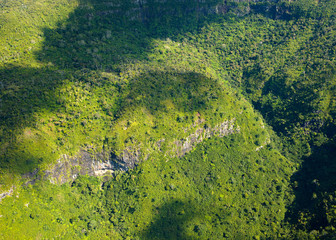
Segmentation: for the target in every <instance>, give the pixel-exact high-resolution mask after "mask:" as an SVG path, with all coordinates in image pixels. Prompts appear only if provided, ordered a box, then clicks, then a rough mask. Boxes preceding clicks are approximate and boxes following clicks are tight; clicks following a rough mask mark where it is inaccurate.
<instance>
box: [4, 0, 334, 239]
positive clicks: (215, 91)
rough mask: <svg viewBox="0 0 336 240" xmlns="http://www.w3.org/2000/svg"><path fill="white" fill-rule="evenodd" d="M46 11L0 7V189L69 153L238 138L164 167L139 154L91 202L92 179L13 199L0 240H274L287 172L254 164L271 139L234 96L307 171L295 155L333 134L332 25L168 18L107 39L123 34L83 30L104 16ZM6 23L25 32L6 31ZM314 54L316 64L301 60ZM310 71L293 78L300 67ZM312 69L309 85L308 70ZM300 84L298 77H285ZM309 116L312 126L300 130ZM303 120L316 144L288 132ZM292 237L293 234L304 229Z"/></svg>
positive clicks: (7, 203) (268, 150) (271, 150)
mask: <svg viewBox="0 0 336 240" xmlns="http://www.w3.org/2000/svg"><path fill="white" fill-rule="evenodd" d="M92 3H93V2H92ZM25 4H26V5H25ZM51 4H54V3H51V2H48V1H41V2H38V1H34V2H27V1H26V2H24V3H23V5H22V4H12V5H10V3H5V6H2V8H3V9H4V11H3V13H2V16H1V19H12V20H11V21H6V22H5V21H2V22H1V23H2V27H1V31H2V32H3V34H1V36H6V37H7V38H8V39H7V40H6V41H2V45H1V49H3V50H1V54H2V55H1V57H2V59H3V61H2V66H1V70H0V74H1V75H0V76H1V81H2V86H3V90H4V91H2V92H1V94H2V96H1V99H2V100H3V101H2V103H3V105H2V106H3V109H4V111H2V113H1V114H2V115H1V116H2V118H1V131H2V138H1V166H2V168H1V171H2V174H1V186H0V187H1V188H2V189H6V188H9V187H10V185H11V183H13V182H15V181H18V179H19V178H20V174H22V173H24V172H26V171H29V170H32V169H34V168H36V167H40V168H47V167H48V164H49V163H51V162H53V161H55V160H56V159H57V158H58V157H59V155H60V154H63V153H72V154H75V153H76V151H77V150H78V149H79V148H80V147H84V148H86V149H94V150H95V151H100V149H103V148H105V149H106V148H109V149H113V150H115V151H116V152H117V153H119V152H121V151H122V150H123V149H124V148H125V146H138V145H139V143H141V144H142V146H141V147H142V148H143V149H149V150H148V151H151V149H152V148H155V146H154V145H155V143H156V142H157V141H158V140H160V139H162V138H165V139H167V140H166V141H165V144H166V145H165V146H164V149H166V150H169V148H170V146H169V144H171V143H172V141H174V139H175V138H183V137H186V136H188V135H189V134H190V133H192V132H193V131H194V130H195V129H196V126H194V127H192V125H193V123H195V122H196V121H197V120H198V118H200V119H201V118H204V120H206V122H205V123H202V124H200V125H199V126H197V127H203V126H204V124H208V125H210V126H214V125H216V124H218V123H219V122H222V121H224V120H228V119H232V118H236V119H237V123H238V125H239V126H240V128H241V134H236V135H234V136H232V137H231V136H229V137H225V138H223V139H212V140H209V141H207V142H205V143H204V144H202V145H201V146H199V147H198V148H197V149H196V150H195V151H194V152H193V153H190V154H188V155H186V156H185V158H183V159H180V160H179V159H175V158H173V159H170V160H169V161H168V162H166V160H168V159H167V158H166V157H163V156H162V155H160V153H157V154H154V155H152V156H151V158H150V159H149V160H148V161H147V162H145V163H144V164H142V165H141V166H139V167H138V168H137V169H136V170H134V171H132V172H130V173H128V174H124V175H122V176H119V177H117V178H116V180H113V181H111V182H110V183H108V184H106V185H105V187H104V189H103V190H101V189H100V187H99V186H100V185H99V184H100V183H99V181H98V180H94V179H86V178H81V179H80V180H78V181H76V183H75V184H73V186H72V187H70V186H67V185H64V186H62V187H59V186H49V185H48V184H46V183H41V184H39V185H37V186H36V187H33V189H31V188H28V189H26V190H24V189H18V190H17V194H18V196H19V197H18V198H17V199H16V202H15V205H13V203H12V201H13V199H12V198H8V199H5V200H3V203H2V205H1V208H2V212H1V214H0V215H3V217H1V219H0V221H1V224H0V226H1V227H2V228H4V230H5V231H2V234H4V235H3V236H2V237H4V238H5V236H6V237H7V238H8V237H12V238H15V237H14V235H15V234H18V233H20V234H21V235H25V236H26V237H27V238H34V237H35V236H37V235H38V233H39V234H41V237H48V236H49V237H52V236H54V235H53V234H54V232H58V233H59V234H60V236H63V237H65V236H68V237H69V236H77V237H78V238H79V239H80V238H83V237H84V236H85V235H89V236H90V234H92V235H91V236H98V235H97V234H101V236H106V233H109V234H110V236H114V237H115V238H118V236H119V237H122V238H126V237H127V236H129V237H130V236H137V237H140V238H155V234H158V235H157V236H156V238H159V239H162V238H168V239H174V238H176V237H179V238H181V237H182V238H191V239H194V238H200V239H203V238H205V237H206V236H209V235H211V236H216V238H221V237H222V236H225V237H228V238H233V237H238V236H241V237H244V236H245V238H246V237H247V236H248V237H251V238H252V237H254V238H255V239H258V237H261V238H265V237H266V236H270V237H273V238H275V237H276V236H277V237H280V236H287V237H289V236H288V235H286V234H287V233H286V231H287V230H285V228H281V221H283V219H284V218H285V215H284V214H285V212H286V208H285V207H286V204H288V201H289V199H291V198H292V197H290V196H286V195H287V194H288V190H287V185H288V183H289V180H290V179H289V176H290V174H291V172H292V171H293V170H294V168H292V166H293V165H296V164H293V163H289V162H288V160H286V158H284V157H283V156H282V155H281V154H280V153H279V150H277V147H278V146H279V145H278V143H277V144H274V143H271V144H268V145H267V146H266V147H264V148H263V149H262V150H261V151H258V152H256V148H257V147H259V146H260V145H264V143H265V142H268V140H267V139H272V141H274V140H275V139H274V137H272V138H271V137H270V136H272V135H273V133H272V131H271V130H270V129H268V128H267V127H266V129H263V128H262V126H263V125H264V124H263V123H262V120H261V118H260V116H259V115H258V114H256V113H254V111H253V109H252V107H251V105H250V104H249V103H248V102H247V101H246V100H244V98H243V97H242V96H241V94H240V93H237V92H236V91H240V90H239V89H240V88H242V89H245V90H246V92H247V94H246V95H247V96H248V97H249V98H250V99H251V100H252V101H253V102H254V103H255V106H256V107H258V109H259V110H260V111H261V113H262V114H263V116H264V117H265V118H266V119H267V121H269V122H270V124H271V125H272V126H273V127H274V128H275V130H276V131H277V133H278V134H280V135H281V136H282V137H287V138H289V140H288V141H287V143H288V142H289V143H291V147H292V150H290V151H287V152H289V153H291V154H289V156H292V158H293V156H294V158H300V157H301V156H302V155H306V156H309V155H310V150H309V149H310V145H307V144H309V143H310V144H311V145H312V146H314V144H315V145H318V144H320V145H323V144H327V143H328V141H329V142H331V141H332V134H331V136H327V138H326V135H325V134H323V133H325V132H330V131H328V130H329V129H331V130H332V129H333V126H334V125H333V121H334V120H333V116H334V114H335V112H334V109H335V105H334V104H335V96H334V93H335V91H334V87H333V86H334V78H333V76H334V75H333V72H332V71H333V67H332V66H333V65H332V64H333V63H334V60H335V59H334V56H335V55H334V54H333V52H329V51H333V48H332V44H333V43H334V41H335V40H334V35H333V34H334V29H333V26H334V25H332V24H331V22H332V19H333V18H332V17H330V16H329V17H330V18H329V19H328V18H325V20H323V21H321V20H315V19H314V18H309V17H307V18H302V19H299V20H296V19H293V20H290V21H288V20H276V21H275V20H272V19H270V18H268V17H266V16H262V15H252V16H248V17H245V18H235V17H234V16H231V15H228V16H227V17H226V18H222V17H219V18H210V19H207V21H200V22H198V24H197V26H196V28H195V26H193V25H192V24H191V25H186V26H185V27H183V28H182V27H180V25H181V22H183V19H181V18H177V19H169V17H166V18H163V19H164V20H162V21H161V22H160V20H159V21H158V22H157V23H156V24H152V25H149V26H144V25H142V24H133V23H132V24H130V25H128V23H127V22H126V23H125V22H124V23H122V24H121V25H120V24H115V23H116V22H118V21H123V20H120V19H115V18H109V17H103V20H102V17H101V16H100V15H98V16H97V17H88V16H90V15H88V13H90V12H94V11H95V12H100V11H101V10H102V9H104V8H105V7H106V6H101V5H99V4H92V5H91V3H90V2H82V3H81V4H82V5H81V6H82V7H79V8H77V9H75V7H76V6H77V5H78V3H76V2H75V1H71V2H66V1H64V2H59V1H58V3H57V6H53V7H51ZM50 9H52V11H50ZM73 10H74V11H73ZM34 11H35V12H36V11H38V13H39V14H38V15H36V14H31V13H32V12H34ZM72 11H73V12H72ZM323 11H324V10H323ZM71 12H72V13H71ZM294 12H295V11H294ZM308 12H309V11H308ZM317 12H318V11H317ZM28 13H30V14H28ZM69 13H70V15H69ZM301 14H302V13H301ZM66 16H68V19H67V20H64V21H63V20H62V19H65V18H66ZM35 17H36V19H35ZM60 17H61V20H60ZM37 18H41V19H45V21H44V24H41V23H42V22H43V21H40V19H37ZM169 21H170V22H169ZM174 21H176V22H174ZM18 22H20V25H18V24H16V23H18ZM32 23H35V24H32ZM10 24H14V25H15V26H22V29H25V28H24V26H26V25H29V26H30V30H29V32H27V31H26V32H24V31H23V30H22V29H21V30H20V29H17V30H16V31H10V30H9V29H13V27H11V26H10ZM123 24H124V25H123ZM179 24H180V25H179ZM328 29H329V30H328ZM327 30H328V31H327ZM321 34H322V36H320V35H321ZM321 43H323V44H321ZM314 46H315V48H314ZM319 46H325V48H322V47H319ZM312 49H313V50H314V49H315V50H314V52H311V51H312ZM318 52H321V54H322V55H323V56H324V60H319V58H318V57H316V56H319V55H318V54H317V53H318ZM300 54H301V55H302V58H301V57H300V58H298V55H299V56H300ZM312 58H313V60H314V61H311V62H313V63H311V64H312V67H310V68H311V69H312V70H310V71H309V69H310V68H309V65H308V66H306V65H305V64H306V61H305V60H304V59H312ZM298 59H303V60H302V61H300V60H298ZM293 63H296V67H293ZM297 63H299V64H297ZM318 64H320V66H322V67H321V68H322V71H321V72H319V71H316V70H314V69H315V68H314V66H315V67H316V66H319V65H318ZM327 64H329V65H330V66H331V67H330V68H325V67H324V66H325V65H327ZM297 65H298V66H297ZM303 70H305V71H306V72H307V75H308V78H305V79H303V78H302V77H301V75H300V74H301V73H302V71H303ZM318 76H325V77H323V79H325V81H328V82H329V84H328V85H327V87H324V88H323V89H322V90H321V91H320V94H319V95H313V94H312V93H311V92H309V91H314V87H316V86H321V84H320V83H319V81H318ZM330 76H331V77H330ZM307 85H308V86H311V87H309V88H307V87H303V86H307ZM323 86H325V85H323ZM280 89H285V91H280ZM307 90H309V91H307ZM283 94H287V95H288V96H295V94H297V97H296V99H294V100H292V99H291V98H290V97H288V96H287V95H283ZM306 96H307V97H308V98H307V97H306ZM310 96H313V98H311V97H310ZM299 101H301V102H302V101H305V102H306V103H307V106H305V108H304V110H307V111H306V112H305V111H302V110H301V109H299V107H298V106H297V105H296V104H297V102H299ZM311 106H313V108H312V109H313V110H312V111H314V109H315V111H317V110H319V109H321V110H322V111H323V114H315V115H314V113H312V111H310V110H309V108H308V107H311ZM288 109H289V110H288ZM300 114H301V115H300ZM293 116H295V117H293ZM317 118H322V120H323V121H324V122H326V124H325V125H324V128H325V129H326V130H325V129H324V128H323V131H320V128H318V129H317V128H314V127H313V126H309V128H303V127H302V126H304V123H305V122H307V121H308V120H309V121H311V120H314V121H316V119H317ZM298 119H299V120H298ZM301 119H302V120H301ZM298 126H299V127H298ZM300 126H301V127H300ZM186 128H187V129H188V130H187V131H186V132H184V131H181V129H186ZM284 129H286V131H287V132H286V131H284ZM300 131H308V134H300ZM328 137H329V138H330V139H331V140H328ZM290 141H292V142H290ZM295 141H296V142H295ZM311 142H312V143H313V144H312V143H311ZM327 154H328V153H327ZM313 166H314V165H313ZM311 167H312V166H308V169H309V168H311ZM276 169H279V170H278V171H277V170H276ZM280 169H281V170H280ZM321 171H322V170H321ZM13 178H14V180H13ZM301 178H302V177H301ZM203 185H204V187H203ZM327 186H329V188H327V189H326V190H327V191H330V190H329V189H332V187H330V184H329V185H327ZM301 191H302V190H301ZM323 191H325V190H323ZM323 191H321V193H318V194H321V195H323V194H324V192H323ZM32 192H34V193H35V195H32V194H31V193H32ZM286 192H287V193H286ZM311 194H313V193H311ZM14 195H16V194H14ZM326 196H328V194H327V195H326ZM51 198H52V199H51ZM37 200H38V201H37ZM28 202H29V206H28V207H26V206H25V205H24V204H26V203H28ZM105 202H106V203H107V204H105ZM330 203H331V204H332V201H331V202H330ZM84 206H85V207H84ZM317 206H318V205H317ZM330 206H331V207H330V208H331V209H332V205H330ZM313 207H314V206H313ZM8 209H10V211H8ZM52 209H54V210H52ZM145 209H147V211H145ZM295 211H296V210H294V212H295ZM299 211H300V208H299ZM37 212H38V213H39V214H36V215H38V216H36V215H34V213H37ZM18 214H19V215H18ZM32 214H33V215H32ZM298 214H299V213H297V214H296V215H298ZM329 215H330V214H329ZM329 215H328V216H329ZM308 216H309V212H308ZM330 217H331V219H333V217H332V215H330ZM14 219H20V220H17V221H14ZM299 220H300V219H299ZM302 220H303V219H301V220H300V221H302ZM307 221H308V222H309V221H310V220H309V218H308V220H307ZM329 222H330V223H328V224H330V225H332V224H334V222H333V220H330V221H329ZM26 224H29V226H30V227H29V228H26V227H24V226H25V225H26ZM295 224H297V223H295ZM300 224H301V223H300ZM165 226H166V227H165ZM234 226H239V227H240V228H239V230H237V227H234ZM252 226H253V228H252ZM299 226H300V227H301V228H303V229H305V228H306V227H307V229H309V224H308V223H303V225H302V224H301V225H299ZM158 229H160V230H161V231H158ZM310 229H311V228H310ZM331 230H332V229H331ZM67 234H68V235H67ZM214 234H217V235H214ZM218 234H219V235H218ZM314 234H315V233H313V234H312V235H314Z"/></svg>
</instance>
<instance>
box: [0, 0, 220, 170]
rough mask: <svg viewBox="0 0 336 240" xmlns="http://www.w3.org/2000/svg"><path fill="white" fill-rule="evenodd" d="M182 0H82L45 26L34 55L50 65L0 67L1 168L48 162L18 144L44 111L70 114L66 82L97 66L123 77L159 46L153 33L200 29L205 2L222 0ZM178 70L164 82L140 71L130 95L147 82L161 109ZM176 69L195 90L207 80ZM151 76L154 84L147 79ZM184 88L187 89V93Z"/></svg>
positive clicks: (153, 106)
mask: <svg viewBox="0 0 336 240" xmlns="http://www.w3.org/2000/svg"><path fill="white" fill-rule="evenodd" d="M131 2H133V3H131ZM177 2H178V1H170V2H169V3H168V4H165V3H157V2H156V1H152V2H151V4H149V5H148V6H143V5H142V2H141V1H139V2H137V4H135V3H134V1H131V0H127V1H120V2H118V1H104V2H101V1H98V0H81V1H80V4H79V6H78V8H77V9H76V10H75V11H74V12H73V13H72V14H70V15H69V18H68V19H67V20H66V21H64V22H60V23H59V24H58V27H57V28H56V29H49V28H45V29H43V32H44V36H45V41H44V42H43V47H42V50H41V51H38V52H35V53H34V54H35V57H36V58H37V59H38V60H39V61H41V62H42V63H44V64H45V65H46V66H45V67H42V68H34V67H31V68H30V67H26V66H21V65H14V64H12V65H6V66H5V67H4V68H2V69H0V79H1V81H0V89H1V95H0V99H1V101H0V104H1V105H0V106H1V112H0V129H1V135H2V136H1V138H0V141H1V142H0V143H1V148H0V153H1V157H0V165H1V168H2V169H5V168H8V169H12V171H17V172H18V173H20V174H22V173H24V172H26V171H27V166H25V164H26V162H27V161H28V162H29V166H30V167H29V168H28V170H32V169H34V168H36V167H38V166H39V163H40V162H41V161H43V160H41V159H31V158H32V157H31V156H24V155H25V153H24V150H23V149H18V145H17V144H16V142H17V141H18V136H20V134H22V132H23V131H24V129H27V128H35V127H36V126H37V125H38V124H39V121H40V119H39V115H41V114H43V113H48V112H49V113H50V112H52V113H60V114H62V113H66V110H65V107H64V104H63V103H64V99H63V98H62V96H60V94H59V91H57V89H60V88H61V87H62V86H63V84H64V82H65V81H70V82H71V81H76V82H77V81H79V82H83V83H84V84H89V85H90V84H91V83H90V81H89V80H88V79H86V78H88V76H87V75H89V74H90V72H92V71H95V72H98V74H97V75H99V72H100V71H105V72H112V73H113V74H115V75H118V74H119V73H120V72H121V71H122V70H123V69H124V67H127V65H126V64H128V63H130V62H134V61H141V60H145V59H147V57H148V53H149V52H150V50H151V49H152V48H153V47H154V46H153V45H152V41H153V40H154V39H158V38H163V39H165V38H167V37H171V38H174V36H176V35H178V34H182V33H184V32H189V31H194V30H196V29H197V28H199V27H201V26H202V25H203V24H204V21H205V19H206V17H205V16H206V15H207V14H209V12H208V11H207V8H208V7H210V6H211V5H214V4H216V2H211V3H209V4H208V3H198V1H186V2H183V3H177ZM78 71H82V72H87V73H88V74H87V75H86V74H79V75H80V77H78V74H77V72H78ZM153 74H158V73H153ZM174 74H175V73H171V74H167V76H163V75H162V76H159V77H158V78H161V79H164V78H165V79H164V80H165V81H161V82H155V81H156V80H154V78H152V77H150V76H145V75H142V76H140V77H139V78H138V79H134V82H136V83H133V85H131V88H132V92H133V95H134V96H132V94H131V95H128V96H126V98H133V97H135V98H136V97H137V96H136V95H138V96H140V95H142V94H143V93H141V92H140V89H137V88H138V87H139V88H144V89H143V90H144V91H151V93H149V92H146V93H145V94H147V95H148V94H150V95H148V96H149V99H151V101H150V102H149V101H147V102H146V103H144V104H148V107H149V108H150V109H152V111H156V110H157V108H158V107H160V106H159V105H158V104H159V103H157V102H155V101H154V100H155V99H157V98H160V97H161V96H163V95H164V97H165V98H167V97H169V96H168V95H166V93H163V92H164V91H168V90H167V86H168V85H167V84H171V83H172V82H171V79H170V78H169V76H168V75H174ZM164 75H165V74H164ZM176 75H177V79H179V80H177V81H176V82H179V81H180V83H178V84H177V85H178V87H179V86H182V84H184V83H186V84H187V85H188V84H189V85H188V86H192V87H195V88H196V89H194V90H193V91H194V92H199V89H197V84H201V83H200V82H198V81H202V80H204V79H206V78H202V77H200V76H194V77H195V80H190V79H189V80H183V79H185V78H189V77H193V76H192V74H191V73H188V74H186V75H184V74H180V73H176ZM148 77H150V78H151V80H150V81H148V80H147V78H148ZM151 81H152V83H151V87H149V86H148V85H147V84H148V83H149V82H151ZM186 81H187V82H186ZM188 81H190V82H188ZM109 84H114V83H109ZM98 85H99V83H98ZM116 85H118V83H117V84H116ZM201 85H202V84H201ZM116 87H117V88H119V90H120V91H123V90H124V89H123V88H122V87H121V88H120V86H116ZM174 90H175V91H180V92H183V91H184V92H186V91H187V90H186V89H184V90H179V89H174ZM180 92H179V93H180ZM200 92H202V91H200ZM171 94H172V95H171V96H170V97H172V98H174V97H176V96H177V95H178V93H175V92H174V91H173V93H171ZM186 94H187V95H188V91H187V93H186ZM122 95H123V94H122ZM184 95H185V94H184ZM189 95H190V94H189ZM188 99H189V100H190V99H191V100H193V99H194V100H195V101H194V102H193V103H192V104H193V106H196V105H195V104H198V103H199V104H201V105H202V99H198V100H197V99H196V98H195V97H193V96H189V97H188ZM122 101H123V100H122ZM124 102H125V101H124ZM180 104H184V102H181V103H180ZM125 106H127V104H126V105H125V104H124V105H122V104H121V106H119V107H121V108H123V107H125ZM191 108H193V107H191ZM119 110H120V109H119ZM115 111H118V109H116V110H115ZM28 134H29V133H28ZM13 151H15V152H16V153H17V152H21V153H20V154H19V155H20V156H18V155H17V154H14V155H13V154H12V153H13ZM22 159H28V160H22ZM13 166H15V168H13ZM14 169H15V170H14Z"/></svg>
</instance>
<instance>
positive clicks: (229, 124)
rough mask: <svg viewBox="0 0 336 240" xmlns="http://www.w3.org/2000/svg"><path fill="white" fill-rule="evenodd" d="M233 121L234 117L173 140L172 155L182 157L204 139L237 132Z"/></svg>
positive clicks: (237, 129)
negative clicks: (183, 137)
mask: <svg viewBox="0 0 336 240" xmlns="http://www.w3.org/2000/svg"><path fill="white" fill-rule="evenodd" d="M234 122H235V119H232V120H231V121H225V122H222V123H220V124H218V125H216V126H215V127H213V128H211V127H206V126H205V127H203V128H198V129H197V130H196V131H195V133H193V134H191V135H189V136H188V137H187V138H185V139H181V140H176V141H175V142H174V145H175V146H174V148H173V150H172V152H173V156H174V155H175V156H177V157H182V156H184V155H185V154H186V153H188V152H190V151H191V150H192V149H194V148H195V147H196V145H197V144H198V143H201V142H203V141H204V140H205V139H208V138H211V137H213V136H218V137H224V136H227V135H230V134H234V133H238V132H239V131H240V129H239V127H238V126H237V127H236V128H235V124H234Z"/></svg>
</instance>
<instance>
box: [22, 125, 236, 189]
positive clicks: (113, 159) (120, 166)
mask: <svg viewBox="0 0 336 240" xmlns="http://www.w3.org/2000/svg"><path fill="white" fill-rule="evenodd" d="M239 131H240V129H239V126H236V125H235V119H232V120H228V121H224V122H222V123H220V124H218V125H216V126H214V127H210V126H207V125H206V124H205V125H204V126H203V127H199V128H197V129H196V130H195V132H194V133H192V134H190V135H189V136H187V137H186V138H183V139H179V140H175V141H174V142H172V143H171V144H169V145H170V146H171V147H170V148H169V150H166V151H165V152H164V154H165V155H166V156H169V157H183V156H184V155H185V154H186V153H188V152H190V151H191V150H193V149H194V148H195V147H196V145H197V144H199V143H201V142H202V141H204V140H206V139H208V138H211V137H214V136H217V137H224V136H227V135H230V134H234V133H239ZM165 142H166V141H165V139H160V140H158V141H157V142H156V143H155V149H156V150H155V151H160V152H161V145H162V144H163V143H165ZM142 153H146V149H141V147H140V146H128V147H126V148H125V149H124V150H123V152H122V154H121V155H120V156H116V155H115V154H114V153H113V152H112V153H111V152H100V153H89V152H87V151H85V150H81V151H80V152H79V153H78V154H77V155H76V156H74V157H69V156H68V155H63V156H62V157H61V158H60V159H59V160H58V161H57V163H56V164H54V165H53V166H52V167H51V169H50V170H47V171H44V172H40V170H39V169H35V170H34V171H33V172H30V173H27V174H24V175H23V176H22V177H23V179H26V180H27V181H26V184H25V185H29V184H34V183H35V181H36V180H38V179H40V178H41V176H43V178H44V179H47V180H49V181H50V182H51V183H54V184H63V183H66V182H69V181H73V180H75V179H76V178H77V177H78V176H79V175H89V176H106V175H112V174H113V172H115V171H127V170H128V169H131V168H134V167H135V166H136V165H137V164H138V163H139V162H141V161H143V160H146V159H148V158H149V157H150V154H142Z"/></svg>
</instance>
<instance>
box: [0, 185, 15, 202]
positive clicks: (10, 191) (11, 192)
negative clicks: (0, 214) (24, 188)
mask: <svg viewBox="0 0 336 240" xmlns="http://www.w3.org/2000/svg"><path fill="white" fill-rule="evenodd" d="M13 191H14V186H12V187H11V189H9V191H7V192H3V193H0V202H1V200H2V199H4V198H5V197H7V196H11V195H12V194H13Z"/></svg>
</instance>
